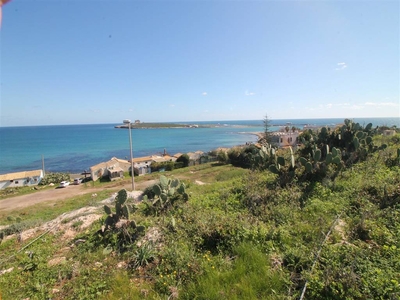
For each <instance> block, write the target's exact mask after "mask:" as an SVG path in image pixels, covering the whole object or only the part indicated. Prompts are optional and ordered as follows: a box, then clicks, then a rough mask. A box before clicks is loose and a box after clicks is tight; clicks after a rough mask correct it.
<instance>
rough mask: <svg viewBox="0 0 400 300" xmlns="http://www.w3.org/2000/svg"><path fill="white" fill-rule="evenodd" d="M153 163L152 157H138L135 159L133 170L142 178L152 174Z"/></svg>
mask: <svg viewBox="0 0 400 300" xmlns="http://www.w3.org/2000/svg"><path fill="white" fill-rule="evenodd" d="M152 162H153V160H152V157H151V156H144V157H136V158H134V159H133V168H134V169H135V174H136V175H138V176H142V175H145V174H150V173H151V163H152Z"/></svg>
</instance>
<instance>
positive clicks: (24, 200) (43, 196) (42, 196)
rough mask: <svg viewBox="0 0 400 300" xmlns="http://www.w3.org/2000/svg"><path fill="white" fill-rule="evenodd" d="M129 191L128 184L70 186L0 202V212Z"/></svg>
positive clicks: (139, 187) (146, 184)
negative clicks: (95, 194) (101, 192)
mask: <svg viewBox="0 0 400 300" xmlns="http://www.w3.org/2000/svg"><path fill="white" fill-rule="evenodd" d="M154 183H155V180H149V181H146V182H141V183H137V184H136V189H137V190H142V189H144V188H146V187H147V186H149V185H152V184H154ZM122 188H125V189H127V190H131V185H130V184H125V185H118V186H102V187H87V186H86V187H85V186H84V185H70V186H68V187H66V188H53V189H47V190H45V191H37V192H35V193H32V194H28V195H22V196H15V197H10V198H6V199H3V200H0V211H7V210H14V209H20V208H25V207H29V206H32V205H35V204H38V203H43V202H49V201H56V200H64V199H68V198H72V197H75V196H80V195H84V194H90V193H92V194H94V193H96V192H99V191H102V190H104V189H115V190H118V189H122Z"/></svg>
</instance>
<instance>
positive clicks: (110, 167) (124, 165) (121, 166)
mask: <svg viewBox="0 0 400 300" xmlns="http://www.w3.org/2000/svg"><path fill="white" fill-rule="evenodd" d="M130 167H131V164H130V162H129V161H127V160H124V159H119V158H116V157H113V158H111V159H110V160H109V161H107V162H102V163H99V164H97V165H94V166H92V167H90V174H91V176H92V180H93V181H96V180H97V179H99V178H102V177H106V176H109V177H110V180H116V179H118V178H121V177H123V174H124V172H127V171H129V170H130ZM110 174H111V175H110Z"/></svg>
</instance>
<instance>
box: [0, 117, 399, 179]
mask: <svg viewBox="0 0 400 300" xmlns="http://www.w3.org/2000/svg"><path fill="white" fill-rule="evenodd" d="M343 120H344V119H287V120H271V121H270V124H271V125H272V127H271V130H272V131H273V130H279V128H281V126H286V125H288V124H290V126H296V127H300V128H303V126H304V125H316V126H323V125H328V126H334V125H336V124H341V123H343ZM353 121H355V122H359V123H360V124H362V125H366V124H368V123H370V122H371V123H372V124H373V125H374V126H381V125H386V126H392V125H396V126H397V127H400V119H399V118H365V119H357V118H355V119H353ZM178 123H180V124H197V125H212V126H211V127H208V128H171V129H134V130H132V141H133V156H134V157H140V156H146V155H153V154H161V153H163V151H164V149H165V150H166V151H167V153H168V154H170V155H174V154H175V153H178V152H180V153H186V152H192V151H197V150H201V151H204V152H207V151H211V150H213V149H216V148H218V147H232V146H235V145H242V144H245V143H246V142H255V141H256V140H257V136H256V135H254V134H251V133H254V132H262V131H264V124H263V121H262V120H252V121H251V120H250V121H219V122H216V121H212V122H211V121H210V122H184V123H183V122H178ZM116 125H121V124H93V125H57V126H27V127H0V174H5V173H11V172H18V171H26V170H35V169H41V168H42V156H43V157H44V164H45V169H46V171H47V172H48V171H50V172H70V173H80V172H83V171H84V170H88V169H89V167H90V166H92V165H95V164H97V163H100V162H103V161H107V160H109V159H110V158H111V157H113V156H115V157H118V158H122V159H125V158H127V159H128V158H129V157H130V150H129V135H128V133H129V131H128V130H126V129H117V128H114V127H115V126H116Z"/></svg>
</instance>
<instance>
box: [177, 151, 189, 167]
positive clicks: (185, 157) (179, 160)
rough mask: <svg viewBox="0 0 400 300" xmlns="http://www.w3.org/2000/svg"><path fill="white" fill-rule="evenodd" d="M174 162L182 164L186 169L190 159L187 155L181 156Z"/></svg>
mask: <svg viewBox="0 0 400 300" xmlns="http://www.w3.org/2000/svg"><path fill="white" fill-rule="evenodd" d="M176 161H177V162H182V163H183V166H184V167H188V166H189V161H190V158H189V156H188V155H187V154H182V155H181V156H179V157H178V159H177V160H176Z"/></svg>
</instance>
